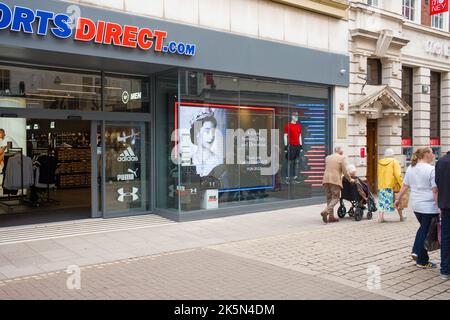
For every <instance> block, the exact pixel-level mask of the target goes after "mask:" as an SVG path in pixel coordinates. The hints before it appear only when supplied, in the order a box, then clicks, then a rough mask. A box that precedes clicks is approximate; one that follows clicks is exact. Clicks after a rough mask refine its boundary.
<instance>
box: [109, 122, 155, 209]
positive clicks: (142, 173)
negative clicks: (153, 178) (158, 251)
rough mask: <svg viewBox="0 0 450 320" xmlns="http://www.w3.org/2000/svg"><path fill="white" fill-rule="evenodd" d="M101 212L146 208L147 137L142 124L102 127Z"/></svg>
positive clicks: (145, 129) (132, 123)
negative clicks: (103, 196) (103, 159)
mask: <svg viewBox="0 0 450 320" xmlns="http://www.w3.org/2000/svg"><path fill="white" fill-rule="evenodd" d="M104 138H105V145H106V153H105V162H106V167H105V171H106V172H105V199H104V201H105V213H104V216H106V217H107V216H111V215H114V214H116V213H120V214H123V213H124V212H130V211H134V212H145V211H146V210H148V209H149V198H148V195H149V190H148V181H149V180H148V165H149V159H150V157H149V153H148V150H149V149H148V146H147V145H148V141H149V140H148V137H147V128H146V125H145V123H141V122H124V123H118V122H107V123H106V126H105V137H104Z"/></svg>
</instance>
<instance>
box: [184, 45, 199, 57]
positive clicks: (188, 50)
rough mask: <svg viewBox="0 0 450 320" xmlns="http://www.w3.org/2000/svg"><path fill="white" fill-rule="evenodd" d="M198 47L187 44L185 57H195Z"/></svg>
mask: <svg viewBox="0 0 450 320" xmlns="http://www.w3.org/2000/svg"><path fill="white" fill-rule="evenodd" d="M196 48H197V46H196V45H195V44H190V43H187V44H186V51H185V53H184V54H185V55H187V56H195V50H196Z"/></svg>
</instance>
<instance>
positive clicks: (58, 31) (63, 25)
mask: <svg viewBox="0 0 450 320" xmlns="http://www.w3.org/2000/svg"><path fill="white" fill-rule="evenodd" d="M53 23H54V25H55V27H56V28H52V33H53V35H54V36H55V37H58V38H62V39H66V38H69V37H70V36H71V35H72V29H71V28H70V24H71V23H72V19H70V18H69V16H68V15H66V14H62V13H60V14H57V15H56V16H55V19H54V20H53Z"/></svg>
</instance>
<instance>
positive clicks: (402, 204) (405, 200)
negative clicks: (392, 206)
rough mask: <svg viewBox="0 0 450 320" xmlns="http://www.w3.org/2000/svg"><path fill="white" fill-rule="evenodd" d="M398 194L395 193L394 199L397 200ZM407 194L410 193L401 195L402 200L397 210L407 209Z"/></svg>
mask: <svg viewBox="0 0 450 320" xmlns="http://www.w3.org/2000/svg"><path fill="white" fill-rule="evenodd" d="M398 194H399V192H396V193H395V199H398ZM409 194H410V191H409V190H408V191H407V192H406V193H405V194H404V195H403V198H402V200H400V203H399V206H398V208H399V209H407V208H408V205H409Z"/></svg>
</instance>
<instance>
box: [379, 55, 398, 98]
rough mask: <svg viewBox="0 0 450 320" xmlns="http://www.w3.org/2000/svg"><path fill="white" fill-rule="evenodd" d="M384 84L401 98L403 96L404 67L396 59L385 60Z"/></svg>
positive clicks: (383, 61) (383, 62)
mask: <svg viewBox="0 0 450 320" xmlns="http://www.w3.org/2000/svg"><path fill="white" fill-rule="evenodd" d="M382 64H383V72H382V78H383V84H387V85H388V86H389V87H391V88H392V89H393V90H394V91H395V92H396V93H397V94H398V95H399V96H401V95H402V65H401V63H400V61H398V60H394V59H383V60H382Z"/></svg>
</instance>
